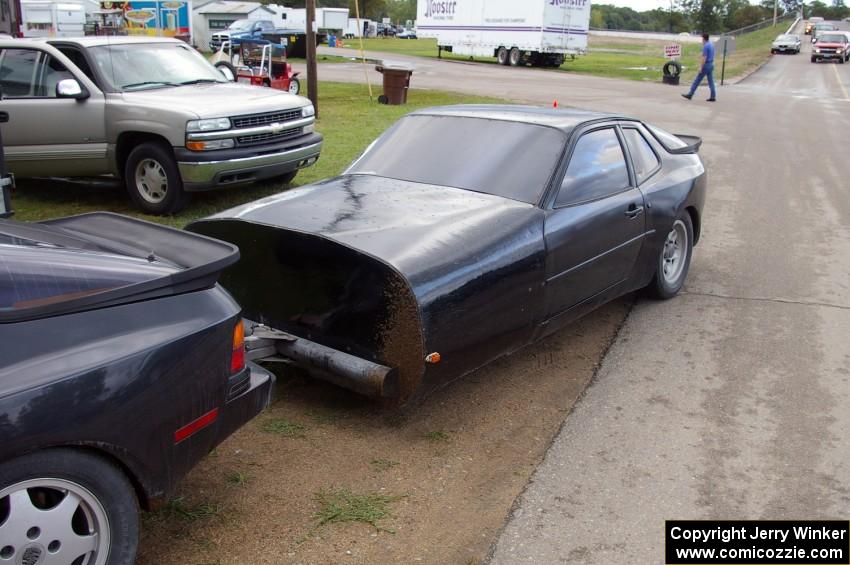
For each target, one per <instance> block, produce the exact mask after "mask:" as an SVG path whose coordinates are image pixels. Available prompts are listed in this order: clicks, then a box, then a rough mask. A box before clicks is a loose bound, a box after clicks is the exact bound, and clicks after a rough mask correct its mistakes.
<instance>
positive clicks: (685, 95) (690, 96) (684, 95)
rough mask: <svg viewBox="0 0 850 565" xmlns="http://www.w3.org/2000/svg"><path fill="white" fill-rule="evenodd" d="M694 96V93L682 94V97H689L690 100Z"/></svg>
mask: <svg viewBox="0 0 850 565" xmlns="http://www.w3.org/2000/svg"><path fill="white" fill-rule="evenodd" d="M693 97H694V95H693V94H682V98H687V99H688V100H690V99H691V98H693Z"/></svg>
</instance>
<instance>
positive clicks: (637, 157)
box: [623, 128, 661, 184]
mask: <svg viewBox="0 0 850 565" xmlns="http://www.w3.org/2000/svg"><path fill="white" fill-rule="evenodd" d="M623 137H625V138H626V145H627V146H628V148H629V154H630V155H631V156H632V166H633V167H634V169H635V176H636V177H637V181H638V184H641V183H642V182H643V181H645V180H646V179H647V177H648V176H649V175H651V174H652V173H654V172H655V169H657V168H658V165H660V164H661V162H660V161H659V160H658V156H657V155H656V154H655V152H654V151H653V150H652V146H650V145H649V142H648V141H647V140H646V138H645V137H644V136H643V134H642V133H641V132H639V131H638V130H637V129H635V128H623Z"/></svg>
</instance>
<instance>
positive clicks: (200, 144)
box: [186, 139, 235, 151]
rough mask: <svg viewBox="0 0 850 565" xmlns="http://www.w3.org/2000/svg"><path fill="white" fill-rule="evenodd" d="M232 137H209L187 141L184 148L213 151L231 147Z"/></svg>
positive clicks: (232, 144)
mask: <svg viewBox="0 0 850 565" xmlns="http://www.w3.org/2000/svg"><path fill="white" fill-rule="evenodd" d="M234 145H235V144H234V142H233V140H232V139H211V140H209V141H187V142H186V149H191V150H192V151H213V150H215V149H231V148H232V147H233V146H234Z"/></svg>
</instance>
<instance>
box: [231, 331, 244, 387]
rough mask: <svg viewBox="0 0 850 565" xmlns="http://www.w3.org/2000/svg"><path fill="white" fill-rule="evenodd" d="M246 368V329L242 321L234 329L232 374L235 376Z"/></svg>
mask: <svg viewBox="0 0 850 565" xmlns="http://www.w3.org/2000/svg"><path fill="white" fill-rule="evenodd" d="M244 368H245V327H244V326H243V325H242V320H239V322H238V323H237V324H236V327H234V328H233V350H232V351H231V353H230V374H231V375H234V374H236V373H238V372H239V371H241V370H242V369H244Z"/></svg>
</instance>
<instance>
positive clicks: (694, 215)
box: [685, 206, 702, 245]
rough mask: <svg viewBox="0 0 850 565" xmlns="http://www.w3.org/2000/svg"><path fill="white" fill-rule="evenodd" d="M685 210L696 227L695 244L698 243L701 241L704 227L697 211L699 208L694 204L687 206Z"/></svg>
mask: <svg viewBox="0 0 850 565" xmlns="http://www.w3.org/2000/svg"><path fill="white" fill-rule="evenodd" d="M685 211H686V212H687V213H688V215H690V217H691V224H692V225H693V228H694V245H696V244H697V243H698V242H699V234H700V229H701V228H702V224H701V223H700V217H699V212H697V209H696V207H694V206H688V207H687V208H685Z"/></svg>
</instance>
